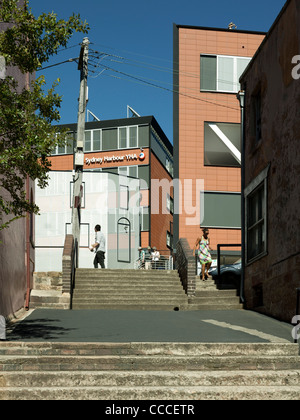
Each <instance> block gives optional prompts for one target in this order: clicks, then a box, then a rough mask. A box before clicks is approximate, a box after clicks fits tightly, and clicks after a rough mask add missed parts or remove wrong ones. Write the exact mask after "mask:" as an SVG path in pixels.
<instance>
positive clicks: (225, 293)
mask: <svg viewBox="0 0 300 420" xmlns="http://www.w3.org/2000/svg"><path fill="white" fill-rule="evenodd" d="M195 297H196V298H202V297H203V298H206V297H235V298H236V297H237V291H236V290H196V293H195Z"/></svg>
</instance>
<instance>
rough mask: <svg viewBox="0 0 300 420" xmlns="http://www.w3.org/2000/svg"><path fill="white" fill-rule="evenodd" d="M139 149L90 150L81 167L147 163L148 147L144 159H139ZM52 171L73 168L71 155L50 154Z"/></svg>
mask: <svg viewBox="0 0 300 420" xmlns="http://www.w3.org/2000/svg"><path fill="white" fill-rule="evenodd" d="M140 153H141V151H140V149H129V150H122V151H119V150H118V151H108V152H90V153H85V155H84V167H83V169H84V170H86V169H100V168H102V169H109V168H115V167H116V166H117V167H120V166H131V165H140V164H143V165H149V149H144V154H145V159H144V160H143V161H141V160H140V159H139V154H140ZM49 160H50V161H51V164H52V166H51V169H52V170H53V171H62V170H64V171H68V170H72V169H73V155H66V156H51V158H49Z"/></svg>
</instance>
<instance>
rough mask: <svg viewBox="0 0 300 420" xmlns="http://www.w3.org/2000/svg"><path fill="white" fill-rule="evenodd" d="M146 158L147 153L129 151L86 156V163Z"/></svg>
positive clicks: (101, 163) (130, 160)
mask: <svg viewBox="0 0 300 420" xmlns="http://www.w3.org/2000/svg"><path fill="white" fill-rule="evenodd" d="M144 159H145V153H144V152H141V153H140V154H137V153H129V154H124V155H112V156H103V157H101V156H100V157H95V156H93V157H92V158H86V159H85V163H86V165H88V166H89V165H95V164H100V165H103V164H105V163H114V162H116V163H117V162H133V161H138V160H139V161H143V160H144Z"/></svg>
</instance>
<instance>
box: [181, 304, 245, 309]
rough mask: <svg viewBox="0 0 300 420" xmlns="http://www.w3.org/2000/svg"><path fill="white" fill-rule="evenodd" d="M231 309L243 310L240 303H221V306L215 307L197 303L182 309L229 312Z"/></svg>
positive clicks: (215, 305) (214, 305)
mask: <svg viewBox="0 0 300 420" xmlns="http://www.w3.org/2000/svg"><path fill="white" fill-rule="evenodd" d="M233 309H241V310H242V309H243V305H242V304H241V303H228V304H225V303H222V305H217V304H215V303H208V304H204V303H202V304H197V303H189V304H188V306H187V307H185V308H184V310H186V311H227V310H228V311H229V310H233Z"/></svg>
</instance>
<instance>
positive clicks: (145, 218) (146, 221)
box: [141, 207, 150, 232]
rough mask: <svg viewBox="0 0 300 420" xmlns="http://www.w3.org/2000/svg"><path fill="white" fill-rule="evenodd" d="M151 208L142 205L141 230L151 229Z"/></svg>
mask: <svg viewBox="0 0 300 420" xmlns="http://www.w3.org/2000/svg"><path fill="white" fill-rule="evenodd" d="M149 213H150V209H149V207H141V231H143V232H145V231H149V229H150V216H149Z"/></svg>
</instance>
